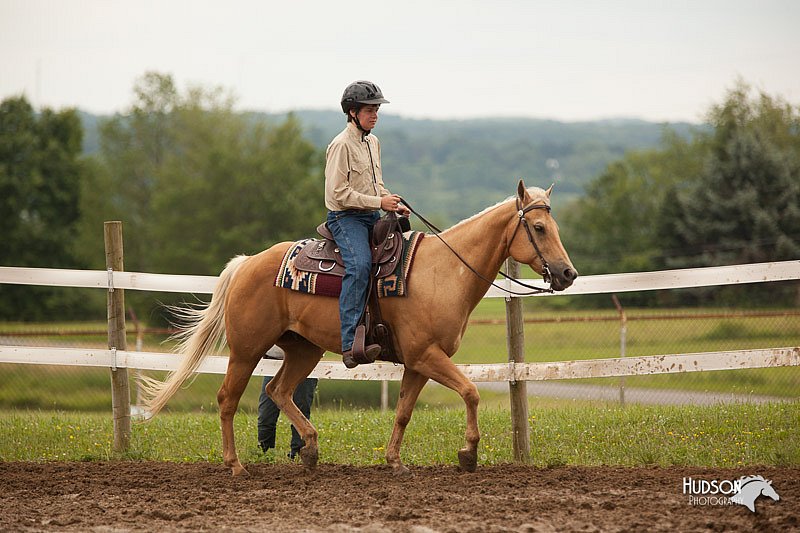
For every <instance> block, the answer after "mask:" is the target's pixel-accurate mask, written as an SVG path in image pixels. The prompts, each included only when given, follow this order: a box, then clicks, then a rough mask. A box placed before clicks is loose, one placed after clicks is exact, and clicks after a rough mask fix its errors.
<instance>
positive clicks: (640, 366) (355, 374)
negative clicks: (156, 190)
mask: <svg viewBox="0 0 800 533" xmlns="http://www.w3.org/2000/svg"><path fill="white" fill-rule="evenodd" d="M797 279H800V260H798V261H781V262H773V263H757V264H747V265H732V266H722V267H709V268H693V269H684V270H665V271H658V272H637V273H627V274H608V275H599V276H584V277H579V278H578V279H577V280H576V281H575V283H574V285H573V286H572V287H570V288H568V289H567V290H565V291H563V292H559V293H556V294H547V293H543V294H540V295H537V296H546V297H558V296H559V295H576V294H598V293H618V292H630V291H647V290H663V289H679V288H688V287H704V286H716V285H732V284H740V283H764V282H773V281H787V280H797ZM216 280H217V278H216V277H215V276H180V275H171V274H150V273H144V272H111V271H103V270H63V269H48V268H18V267H0V283H10V284H22V285H45V286H57V287H85V288H96V289H104V290H113V289H131V290H144V291H157V292H158V291H160V292H180V293H195V294H211V292H212V291H213V288H214V285H215V283H216ZM523 281H525V282H528V283H536V282H538V281H539V280H523ZM498 285H500V286H501V287H507V288H511V284H510V282H509V281H507V280H503V281H499V282H498ZM498 297H506V298H509V297H512V298H515V296H509V295H508V294H504V293H503V291H501V290H500V289H497V288H494V287H492V288H490V290H489V292H488V293H487V294H486V298H498ZM0 363H29V364H43V365H75V366H100V367H108V368H136V369H142V370H175V369H176V368H177V367H178V365H179V363H180V358H179V356H177V355H175V354H166V353H155V352H132V351H123V350H116V351H115V350H112V349H109V350H100V349H98V350H91V349H68V348H35V347H15V346H0ZM226 365H227V358H226V357H220V356H216V357H209V358H208V359H207V360H206V361H205V363H204V364H203V365H201V366H200V368H199V372H202V373H220V374H224V373H225V368H226ZM795 365H800V347H797V346H793V347H783V348H770V349H763V350H743V351H726V352H705V353H697V354H658V355H652V356H644V357H628V358H625V359H617V358H614V359H590V360H577V361H562V362H556V363H499V364H483V365H458V367H459V368H460V369H461V370H462V371H463V372H464V373H465V374H466V375H467V377H469V378H470V379H471V380H473V381H484V382H485V381H533V380H551V379H578V378H587V377H612V376H631V375H641V374H665V373H679V372H698V371H708V370H733V369H743V368H763V367H774V366H795ZM279 366H280V363H279V362H273V361H269V360H264V361H262V362H261V363H260V364H259V365H258V367H257V368H256V371H255V374H256V375H273V374H274V373H275V371H276V370H277V368H278V367H279ZM402 371H403V369H402V367H401V366H396V365H393V364H388V363H387V364H383V363H377V364H374V365H369V366H360V367H357V368H355V369H352V370H348V369H346V368H345V367H344V365H342V364H341V363H337V362H321V363H320V364H319V365H318V366H317V368H316V369H315V370H314V372H313V374H312V376H315V377H318V378H323V379H350V380H399V379H401V377H402Z"/></svg>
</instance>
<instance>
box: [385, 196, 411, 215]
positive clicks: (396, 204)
mask: <svg viewBox="0 0 800 533" xmlns="http://www.w3.org/2000/svg"><path fill="white" fill-rule="evenodd" d="M401 200H402V198H400V196H399V195H397V194H389V195H387V196H383V197H382V198H381V209H383V210H384V211H401V212H402V210H404V209H405V207H400V201H401Z"/></svg>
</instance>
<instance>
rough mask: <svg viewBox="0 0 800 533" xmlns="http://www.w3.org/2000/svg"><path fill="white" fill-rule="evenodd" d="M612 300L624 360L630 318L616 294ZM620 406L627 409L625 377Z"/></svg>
mask: <svg viewBox="0 0 800 533" xmlns="http://www.w3.org/2000/svg"><path fill="white" fill-rule="evenodd" d="M611 300H612V301H613V302H614V306H615V307H616V308H617V311H618V312H619V357H620V359H623V358H625V357H626V351H627V347H628V317H626V316H625V309H623V308H622V304H621V303H620V302H619V298H617V295H616V294H612V295H611ZM619 404H620V405H621V406H622V407H625V376H620V378H619Z"/></svg>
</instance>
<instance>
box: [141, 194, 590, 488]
mask: <svg viewBox="0 0 800 533" xmlns="http://www.w3.org/2000/svg"><path fill="white" fill-rule="evenodd" d="M551 190H552V187H550V189H548V190H547V191H544V190H542V189H539V188H531V189H526V188H525V185H524V184H523V182H522V180H520V182H519V186H518V188H517V195H516V197H512V198H509V199H508V200H506V201H504V202H500V203H499V204H497V205H495V206H492V207H490V208H487V209H485V210H484V211H483V212H481V213H479V214H477V215H475V216H473V217H471V218H469V219H467V220H464V221H462V222H460V223H459V224H457V225H455V226H453V227H452V228H450V229H448V230H447V231H445V232H443V233H442V234H441V238H442V240H439V239H436V238H435V237H430V236H429V237H428V238H425V239H423V241H422V242H421V243H420V245H419V247H418V249H417V253H416V259H415V263H414V270H413V275H412V276H411V277H410V279H409V286H408V295H407V296H406V297H403V298H387V299H385V300H383V301H382V302H381V312H382V314H383V318H384V320H386V321H387V322H388V323H389V324H391V325H392V328H393V331H394V334H395V342H396V343H397V344H398V346H399V348H400V352H401V353H402V356H403V359H404V365H405V370H404V373H403V380H402V384H401V388H400V398H399V400H398V402H397V413H396V416H395V422H394V429H393V431H392V436H391V439H390V440H389V444H388V446H387V447H386V461H387V462H388V463H389V464H390V465H391V466H392V467H393V470H394V472H395V473H406V472H407V471H408V470H407V469H406V467H405V466H404V465H403V463H402V461H401V459H400V445H401V443H402V440H403V434H404V432H405V428H406V426H407V425H408V422H409V420H410V419H411V413H412V411H413V409H414V405H415V404H416V401H417V397H418V396H419V393H420V391H421V390H422V387H423V386H424V385H425V383H426V382H427V381H428V380H429V379H433V380H435V381H437V382H439V383H441V384H442V385H444V386H446V387H449V388H451V389H453V390H454V391H456V392H457V393H458V394H459V395H460V396H461V398H462V399H463V400H464V403H465V404H466V411H467V429H466V435H465V436H466V446H465V447H464V448H463V449H461V450H460V451H459V452H458V459H459V463H460V465H461V468H462V469H464V470H467V471H474V470H475V469H476V468H477V460H478V454H477V450H478V441H479V439H480V434H479V432H478V401H479V396H478V390H477V388H476V386H475V384H474V383H472V382H471V381H470V380H468V379H467V378H466V377H465V376H464V375H463V374H462V373H461V371H459V370H458V368H457V367H456V366H455V365H454V364H453V362H452V361H451V359H450V358H451V357H452V356H453V354H455V353H456V351H457V350H458V347H459V344H460V342H461V338H462V336H463V335H464V331H465V330H466V328H467V320H468V319H469V315H470V313H472V310H473V309H475V306H476V305H478V302H480V300H481V298H482V297H483V296H484V294H486V291H487V290H488V289H489V286H490V282H491V280H493V279H494V278H495V277H496V276H497V273H498V271H499V270H500V267H501V266H502V264H503V261H505V260H506V259H507V258H508V257H509V256H510V257H512V258H514V259H515V260H517V261H519V262H520V263H525V264H528V265H530V266H531V268H533V269H534V270H535V271H536V272H537V273H539V274H541V275H543V277H544V278H545V279H546V280H549V281H550V285H551V287H552V289H554V290H564V289H566V288H567V287H569V286H570V285H572V282H573V281H574V280H575V278H576V277H577V275H578V274H577V272H576V271H575V268H574V267H573V266H572V263H571V262H570V259H569V256H568V255H567V252H566V251H565V250H564V247H563V246H562V244H561V240H560V238H559V234H558V226H557V225H556V222H555V220H554V219H553V218H552V216H551V215H550V192H551ZM442 241H445V242H446V243H447V245H449V247H450V248H451V249H448V247H447V246H445V244H444V243H443V242H442ZM291 244H292V243H288V242H285V243H280V244H276V245H275V246H273V247H272V248H269V249H268V250H265V251H263V252H261V253H259V254H258V255H254V256H250V257H248V256H239V257H236V258H234V259H232V260H231V261H230V262H229V263H228V265H227V266H226V267H225V269H224V270H223V271H222V274H221V275H220V278H219V281H218V283H217V286H216V288H215V289H214V294H213V296H212V298H211V302H210V303H209V304H208V305H207V306H201V307H200V308H197V309H185V310H184V311H183V315H184V318H185V319H188V320H189V322H188V325H187V326H186V327H185V329H183V331H182V332H181V333H180V334H179V335H178V336H179V338H180V340H181V342H180V344H179V346H178V348H177V350H178V351H179V352H180V353H182V354H183V355H184V358H183V361H182V363H181V366H180V368H179V369H178V370H176V371H175V372H173V373H172V374H170V376H169V377H168V378H167V380H166V381H164V382H161V381H157V380H153V379H149V380H145V383H144V385H145V390H146V395H147V401H146V405H147V408H148V409H149V410H150V411H151V412H152V413H153V415H155V414H156V413H158V412H159V411H160V410H161V408H163V407H164V405H165V404H166V403H167V400H168V399H169V398H170V397H171V396H172V395H173V394H174V393H175V392H176V391H177V390H178V389H179V388H180V386H181V384H182V383H183V382H184V381H185V380H186V379H187V378H189V377H190V376H191V375H192V374H193V373H194V372H195V370H196V369H197V367H198V366H199V364H200V363H201V361H202V360H203V359H204V358H205V357H206V356H207V355H208V354H209V353H210V352H211V351H212V350H214V349H215V347H218V346H220V345H222V344H224V343H225V341H227V344H228V346H229V348H230V359H229V361H228V369H227V373H226V374H225V379H224V380H223V382H222V386H221V387H220V389H219V392H218V393H217V401H218V402H219V409H220V419H221V426H222V446H223V456H224V461H225V465H226V466H228V467H230V468H231V469H232V470H233V475H239V474H245V473H247V472H246V470H245V469H244V467H243V466H242V464H241V463H240V462H239V458H238V456H237V455H236V445H235V443H234V434H233V417H234V414H235V413H236V409H237V407H238V405H239V399H240V398H241V396H242V393H243V392H244V390H245V387H246V386H247V383H248V380H249V379H250V376H251V374H252V373H253V370H254V369H255V367H256V365H257V364H258V362H259V361H260V360H261V358H262V357H263V355H264V354H265V353H266V351H267V350H268V349H269V348H270V347H271V346H273V345H275V344H277V345H278V346H279V347H281V348H282V349H283V350H284V351H285V352H286V357H285V359H284V361H283V364H282V366H281V368H280V370H278V372H277V374H276V376H275V378H274V379H273V380H272V381H271V382H270V383H269V385H268V386H267V394H269V396H270V397H271V398H272V399H273V400H274V401H275V404H276V405H277V406H278V407H279V408H280V409H281V411H283V412H284V413H285V414H286V416H287V417H288V418H289V420H290V421H291V423H292V424H293V425H294V427H295V428H297V431H298V432H299V433H300V435H301V437H302V438H303V440H304V441H305V447H304V448H303V449H302V450H301V451H300V457H301V459H302V461H303V464H304V465H305V466H306V467H308V468H313V467H315V466H316V464H317V460H318V448H317V430H316V429H315V428H314V426H313V425H311V422H309V421H308V419H306V418H305V417H304V416H303V414H302V413H301V412H300V410H299V409H298V408H297V406H296V405H295V404H294V402H293V401H292V393H293V392H294V389H295V387H296V386H297V385H298V384H299V383H300V382H301V381H302V380H303V379H305V378H306V377H307V376H308V375H309V373H310V372H311V371H312V370H313V369H314V367H315V366H316V365H317V363H318V362H319V360H320V358H321V357H322V354H323V353H324V352H325V350H328V351H330V352H336V353H341V337H340V332H339V312H338V301H337V299H336V298H331V297H325V296H312V295H308V294H305V293H300V292H295V291H291V290H288V289H284V288H279V287H275V283H274V281H275V278H276V275H277V273H278V268H279V267H280V264H281V260H282V258H283V256H284V253H285V252H286V250H287V249H288V248H289V247H290V246H291ZM454 251H455V252H457V253H458V255H459V256H460V258H459V257H457V256H456V254H454V253H453V252H454ZM467 264H468V265H469V266H470V267H472V269H474V271H473V272H470V271H469V270H468V267H467V266H466V265H467ZM548 266H549V269H548ZM548 270H549V272H548Z"/></svg>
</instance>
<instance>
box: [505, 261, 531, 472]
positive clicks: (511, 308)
mask: <svg viewBox="0 0 800 533" xmlns="http://www.w3.org/2000/svg"><path fill="white" fill-rule="evenodd" d="M506 270H507V272H508V275H509V276H511V277H512V278H518V277H519V263H517V262H516V261H514V260H513V259H511V258H509V259H508V261H507V269H506ZM506 325H507V329H508V331H507V335H508V337H507V343H508V362H509V363H510V364H511V366H512V367H513V363H522V362H524V361H525V332H524V330H523V320H522V300H521V299H520V298H509V297H506ZM508 387H509V395H510V397H511V431H512V437H513V438H512V442H513V445H514V460H515V461H517V462H522V463H527V462H528V461H530V455H531V445H530V429H529V428H528V384H527V382H525V381H514V380H513V379H512V381H509V383H508Z"/></svg>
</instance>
